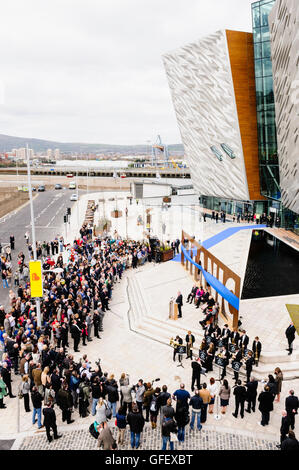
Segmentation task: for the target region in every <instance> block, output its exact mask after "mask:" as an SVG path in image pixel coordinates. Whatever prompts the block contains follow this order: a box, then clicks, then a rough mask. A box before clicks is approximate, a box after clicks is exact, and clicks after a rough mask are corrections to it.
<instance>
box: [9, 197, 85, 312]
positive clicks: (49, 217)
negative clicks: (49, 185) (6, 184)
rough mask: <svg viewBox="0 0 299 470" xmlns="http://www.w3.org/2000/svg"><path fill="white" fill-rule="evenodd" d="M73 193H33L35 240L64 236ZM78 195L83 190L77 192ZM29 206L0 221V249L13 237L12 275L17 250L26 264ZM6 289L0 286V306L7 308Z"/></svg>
mask: <svg viewBox="0 0 299 470" xmlns="http://www.w3.org/2000/svg"><path fill="white" fill-rule="evenodd" d="M74 192H75V191H74V190H70V189H61V190H54V189H53V190H47V191H45V192H41V193H37V196H36V197H35V198H34V201H33V207H34V220H35V228H36V240H37V241H44V240H45V241H50V240H53V238H55V237H56V236H57V235H63V236H64V235H65V228H64V222H63V216H64V215H65V214H66V212H67V208H68V207H70V208H71V209H72V207H73V205H74V202H72V201H70V196H71V194H73V193H74ZM80 192H81V193H82V192H83V191H79V195H80ZM30 217H31V216H30V205H29V204H27V205H26V206H25V207H23V208H21V209H19V210H17V211H13V212H12V213H11V214H8V215H7V216H5V217H3V218H2V219H0V241H1V244H2V247H3V248H4V247H5V245H7V244H8V243H9V237H10V235H12V234H13V235H14V237H15V250H14V251H13V252H12V264H13V275H14V272H15V268H16V258H17V255H18V253H19V252H20V251H23V253H24V254H25V257H26V258H25V262H26V261H27V262H28V249H27V246H26V242H25V237H24V235H25V232H27V231H28V233H29V235H30V242H31V240H32V237H31V218H30ZM7 297H8V289H3V287H2V283H1V285H0V303H1V304H3V305H8V298H7Z"/></svg>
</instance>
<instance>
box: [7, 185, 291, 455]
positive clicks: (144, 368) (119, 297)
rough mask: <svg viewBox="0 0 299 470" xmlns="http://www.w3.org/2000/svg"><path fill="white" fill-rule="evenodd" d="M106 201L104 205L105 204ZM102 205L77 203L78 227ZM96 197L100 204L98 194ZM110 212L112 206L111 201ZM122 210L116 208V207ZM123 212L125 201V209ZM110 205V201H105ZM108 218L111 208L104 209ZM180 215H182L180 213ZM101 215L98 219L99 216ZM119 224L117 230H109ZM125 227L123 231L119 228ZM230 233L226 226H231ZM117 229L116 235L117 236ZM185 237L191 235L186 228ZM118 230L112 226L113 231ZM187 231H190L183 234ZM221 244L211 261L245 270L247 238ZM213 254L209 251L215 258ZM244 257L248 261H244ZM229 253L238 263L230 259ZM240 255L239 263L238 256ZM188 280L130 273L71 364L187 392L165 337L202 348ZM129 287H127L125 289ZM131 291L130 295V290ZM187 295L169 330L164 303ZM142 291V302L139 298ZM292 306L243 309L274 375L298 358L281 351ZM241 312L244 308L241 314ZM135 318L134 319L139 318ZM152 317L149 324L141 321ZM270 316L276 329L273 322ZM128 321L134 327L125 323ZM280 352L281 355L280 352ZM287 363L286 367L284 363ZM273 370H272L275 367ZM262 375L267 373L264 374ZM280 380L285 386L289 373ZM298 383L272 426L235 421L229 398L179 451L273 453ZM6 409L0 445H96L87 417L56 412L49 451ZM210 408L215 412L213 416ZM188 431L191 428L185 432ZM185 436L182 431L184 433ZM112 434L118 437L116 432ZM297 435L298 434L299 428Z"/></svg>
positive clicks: (162, 267)
mask: <svg viewBox="0 0 299 470" xmlns="http://www.w3.org/2000/svg"><path fill="white" fill-rule="evenodd" d="M110 196H111V195H110V194H107V195H106V197H107V199H108V198H109V197H110ZM95 197H99V194H98V193H97V194H93V195H92V196H91V195H89V196H84V197H83V198H81V200H80V203H79V206H78V212H79V217H80V219H82V218H83V215H84V212H85V209H86V204H87V200H88V199H91V198H95ZM100 197H103V195H102V194H101V195H100ZM110 202H111V206H112V201H110ZM119 204H121V201H119ZM122 204H123V206H125V204H126V200H125V199H123V201H122ZM107 205H108V201H107ZM109 210H110V207H109ZM129 210H131V215H130V217H131V219H130V222H129V224H128V225H129V227H130V228H129V230H131V231H132V232H133V231H134V227H135V228H136V213H138V211H139V210H140V207H138V206H137V205H136V203H134V204H133V205H132V206H131V208H130V206H129ZM179 210H180V211H181V209H179ZM100 211H101V207H100V206H99V212H98V214H96V217H99V216H100V214H101V212H100ZM76 214H77V211H76V207H75V208H74V210H73V211H72V217H73V218H75V217H76ZM113 223H114V224H116V222H115V221H114V222H113ZM121 224H122V225H121ZM230 226H231V225H230ZM114 227H115V228H114ZM117 228H118V231H119V232H121V231H122V230H124V229H125V225H124V218H122V219H121V220H119V221H118V227H117ZM181 228H182V226H180V224H179V223H178V228H177V232H176V233H175V232H171V233H169V237H170V239H174V238H177V237H178V236H180V230H181ZM189 228H190V229H191V228H192V227H189ZM200 228H201V227H200V226H199V228H198V230H199V231H198V234H196V235H197V237H198V238H199V239H200V236H201V237H203V239H207V238H209V237H210V236H212V235H214V234H215V233H217V231H219V230H221V228H222V229H223V227H221V225H220V224H218V226H216V224H212V223H211V222H208V223H207V224H206V225H205V227H204V229H205V231H204V232H200ZM115 229H116V226H114V225H113V227H112V231H113V230H115ZM141 230H142V229H141V228H140V227H138V233H136V238H138V236H140V238H141ZM186 231H187V230H186ZM76 232H77V224H76V223H75V219H74V223H73V224H72V223H71V224H70V229H69V231H68V237H69V240H71V239H72V237H74V236H75V235H76ZM234 237H235V238H234V239H233V238H230V239H227V240H225V241H223V242H222V244H223V246H222V249H221V247H219V246H216V247H214V248H213V249H214V252H215V254H216V253H217V256H219V258H221V259H222V260H223V261H224V262H225V261H229V260H230V262H231V266H233V265H234V269H235V270H236V272H238V273H239V274H240V275H242V272H244V270H245V266H246V262H245V261H244V258H246V256H247V254H246V251H245V250H246V249H247V250H248V248H249V241H248V239H249V235H248V233H247V232H246V231H243V232H240V233H238V234H236V235H234ZM213 249H211V251H212V250H213ZM244 252H245V254H244ZM233 253H234V254H235V257H234V258H233V257H232V256H233ZM242 253H243V255H242ZM192 285H193V280H192V278H191V276H190V274H189V273H188V272H187V271H186V270H185V269H184V268H183V267H182V266H181V264H180V263H178V262H175V261H169V262H167V263H161V264H155V263H146V264H145V265H144V266H142V267H139V268H138V269H137V270H134V271H133V270H128V271H126V272H125V274H124V276H123V279H122V281H121V282H120V283H117V284H116V285H115V287H114V290H113V296H112V301H111V302H110V308H111V310H110V311H108V312H106V313H105V318H104V332H103V333H102V334H101V339H97V338H93V341H92V342H90V343H87V346H86V347H83V346H82V345H80V350H81V351H80V353H74V357H75V360H76V361H78V360H79V359H80V358H81V357H82V354H84V353H86V354H87V355H88V358H89V360H90V361H91V362H92V364H93V365H94V363H95V361H96V360H98V359H99V358H101V366H102V369H103V371H107V372H108V373H113V374H114V375H115V378H116V379H117V380H118V379H119V377H120V375H121V373H122V372H126V373H128V374H129V376H130V384H136V383H137V381H138V379H140V378H143V379H144V380H145V381H151V380H154V379H156V378H159V379H160V380H159V381H158V382H156V383H155V385H156V386H160V387H161V386H162V385H163V384H167V385H168V390H169V391H170V392H171V393H173V392H174V391H175V390H176V389H177V388H178V387H179V384H180V382H184V383H185V384H186V389H187V390H189V391H190V388H191V367H190V361H189V360H186V359H184V360H183V365H184V367H177V363H174V362H173V360H172V348H171V347H170V346H169V344H168V343H169V341H168V340H169V339H170V336H173V335H174V334H175V333H176V331H179V332H180V333H181V332H182V331H185V330H188V329H191V330H192V332H194V334H195V337H196V344H197V345H198V344H199V342H200V341H201V337H202V335H203V331H202V330H201V328H200V327H199V325H198V320H199V319H200V313H199V312H200V309H199V310H196V309H195V308H194V306H193V305H188V304H186V296H187V294H188V293H189V292H190V290H191V287H192ZM130 286H131V287H130ZM132 286H133V287H132ZM179 289H180V290H181V291H182V293H183V295H184V306H183V318H182V319H180V320H178V321H177V322H174V321H172V320H169V319H168V302H169V299H170V297H171V296H175V295H176V293H177V291H178V290H179ZM140 291H142V295H140ZM287 300H288V301H289V299H285V298H279V297H277V298H273V299H267V300H264V299H258V300H257V301H245V304H244V302H243V301H242V302H241V315H242V322H243V325H244V328H246V330H247V332H248V335H249V337H250V341H252V339H253V337H254V336H255V335H256V334H258V335H259V336H260V337H261V340H262V343H263V348H264V349H263V351H265V353H267V352H268V353H273V354H276V353H277V359H279V357H281V355H282V354H283V359H282V362H280V361H279V360H277V363H276V362H275V366H274V363H273V364H272V363H271V364H270V367H271V373H273V371H274V368H275V367H276V366H279V367H281V369H282V371H283V372H285V369H287V368H288V367H289V365H290V364H291V363H293V362H294V361H295V360H297V359H295V358H296V354H297V351H298V338H297V339H296V343H295V351H294V357H293V359H292V360H290V358H288V356H287V353H286V351H284V350H285V347H286V343H285V337H284V330H285V328H286V326H287V324H288V321H289V318H288V315H287V311H286V310H285V308H284V305H285V302H286V301H287ZM298 300H299V299H298V296H297V297H296V296H295V297H294V299H293V300H292V303H295V302H298ZM244 305H245V307H244ZM136 311H137V312H138V313H137V316H136ZM147 315H150V316H151V317H152V318H146V316H147ZM274 316H275V322H273V317H274ZM130 320H131V322H130ZM72 351H73V342H72V340H71V339H70V352H72ZM283 351H284V352H283ZM288 361H289V362H288ZM272 365H273V367H272ZM263 367H265V364H264V363H262V362H261V363H260V366H259V369H260V371H261V376H260V377H259V379H260V380H261V378H263ZM265 370H266V369H265ZM210 377H214V378H216V379H218V377H219V370H218V368H217V367H216V366H214V370H213V371H212V372H209V373H208V374H207V376H206V377H202V381H204V380H206V381H208V380H209V379H210ZM285 377H286V378H288V372H287V370H286V373H285ZM265 378H266V374H265ZM228 379H229V383H230V385H231V386H232V385H233V384H234V382H233V380H232V375H231V372H229V375H228ZM19 382H20V378H19V376H15V377H13V391H14V394H17V387H18V384H19ZM298 383H299V381H298V380H296V379H292V380H284V381H283V384H282V394H281V401H280V402H279V403H275V404H274V411H273V412H272V413H271V419H270V424H269V426H267V428H262V427H261V426H259V425H258V422H259V421H260V418H261V415H260V412H259V411H258V410H257V411H256V412H255V413H251V414H248V413H245V417H244V419H241V418H240V417H239V418H238V419H236V418H234V417H233V416H232V413H233V412H234V398H233V396H231V399H230V404H229V406H228V409H227V413H226V415H221V419H220V420H219V421H217V420H215V418H214V415H209V414H208V418H207V423H206V424H204V425H203V429H202V431H201V432H200V433H199V432H195V431H194V432H193V433H190V432H189V431H188V432H187V435H186V441H185V443H184V444H183V445H180V447H178V444H175V445H176V447H177V448H179V449H209V450H211V449H220V450H221V449H244V450H245V449H246V450H253V449H255V450H259V449H263V450H266V449H275V448H276V447H275V446H276V444H277V443H278V441H279V428H280V421H281V411H282V410H283V409H284V400H285V397H286V396H287V395H288V391H289V390H290V389H291V388H293V389H294V390H295V391H296V393H298ZM262 387H263V384H262V382H259V388H258V392H260V391H261V390H262ZM5 403H6V405H7V408H6V409H4V410H1V421H0V440H14V444H13V447H12V448H13V449H23V450H25V449H26V450H31V449H86V450H87V449H95V448H96V441H95V440H94V439H93V438H92V437H91V436H90V435H89V432H88V427H89V425H90V424H91V423H92V422H93V419H94V418H93V417H92V416H91V415H88V417H86V418H80V417H79V414H78V411H77V410H75V411H74V413H73V415H72V419H74V420H75V422H74V423H73V424H71V425H68V426H66V425H65V424H64V423H63V422H62V419H61V411H60V409H59V408H57V406H56V407H55V410H56V416H57V425H58V430H59V432H62V433H63V435H64V438H63V439H60V440H58V441H54V442H52V443H51V444H48V442H47V439H46V435H45V431H44V430H43V429H42V430H37V425H34V426H33V425H32V423H31V413H26V412H25V410H24V405H23V401H21V400H19V399H18V398H13V399H12V398H8V397H7V398H6V399H5ZM216 408H217V407H216V406H215V411H216ZM113 421H114V420H111V422H110V424H109V425H110V426H111V427H112V428H113V429H114V422H113ZM187 428H188V426H187ZM187 428H186V429H187ZM113 432H115V430H114V431H113ZM295 432H297V434H299V425H298V420H297V423H296V428H295ZM126 436H127V438H126V443H125V445H124V447H123V448H124V449H130V444H129V441H128V436H129V431H127V434H126ZM160 447H161V432H160V428H159V427H158V429H156V430H152V429H151V427H150V426H149V425H148V424H147V425H146V427H145V430H144V433H143V442H142V449H153V450H154V449H160Z"/></svg>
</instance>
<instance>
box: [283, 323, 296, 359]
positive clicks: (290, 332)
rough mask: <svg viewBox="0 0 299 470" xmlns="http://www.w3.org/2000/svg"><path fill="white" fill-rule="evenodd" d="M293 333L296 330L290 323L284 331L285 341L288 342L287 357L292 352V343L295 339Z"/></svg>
mask: <svg viewBox="0 0 299 470" xmlns="http://www.w3.org/2000/svg"><path fill="white" fill-rule="evenodd" d="M295 332H296V328H295V326H294V323H290V324H289V326H288V327H287V329H286V331H285V335H286V337H287V340H288V345H289V347H288V349H287V351H289V354H288V355H289V356H290V355H291V354H292V352H293V341H294V339H295Z"/></svg>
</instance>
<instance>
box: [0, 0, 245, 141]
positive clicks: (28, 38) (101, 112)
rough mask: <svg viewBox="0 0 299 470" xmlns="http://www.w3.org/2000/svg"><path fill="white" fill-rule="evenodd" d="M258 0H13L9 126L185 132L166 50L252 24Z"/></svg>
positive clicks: (97, 133)
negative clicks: (171, 85) (170, 84)
mask: <svg viewBox="0 0 299 470" xmlns="http://www.w3.org/2000/svg"><path fill="white" fill-rule="evenodd" d="M251 3H253V0H7V1H6V2H1V7H0V70H1V74H0V133H1V134H8V135H15V136H20V137H35V138H41V139H49V140H58V141H63V142H79V141H80V142H89V143H94V142H95V143H111V144H135V143H136V144H144V143H145V142H146V141H147V140H151V141H153V140H155V137H156V135H157V134H161V136H162V139H163V141H164V142H165V143H178V142H180V141H181V139H180V133H179V130H178V126H177V123H176V118H175V113H174V109H173V105H172V101H171V96H170V91H169V88H168V83H167V80H166V75H165V71H164V67H163V63H162V59H161V56H162V54H164V53H165V52H168V51H171V50H173V49H176V48H177V47H180V46H182V45H184V44H185V43H188V42H193V41H195V40H196V39H198V38H200V37H202V36H205V35H206V34H209V33H212V32H214V31H216V30H219V29H224V28H226V29H236V30H240V31H251V8H250V5H251Z"/></svg>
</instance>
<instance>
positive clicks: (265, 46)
mask: <svg viewBox="0 0 299 470" xmlns="http://www.w3.org/2000/svg"><path fill="white" fill-rule="evenodd" d="M261 45H262V54H263V57H271V43H270V41H266V42H262V44H261Z"/></svg>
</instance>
